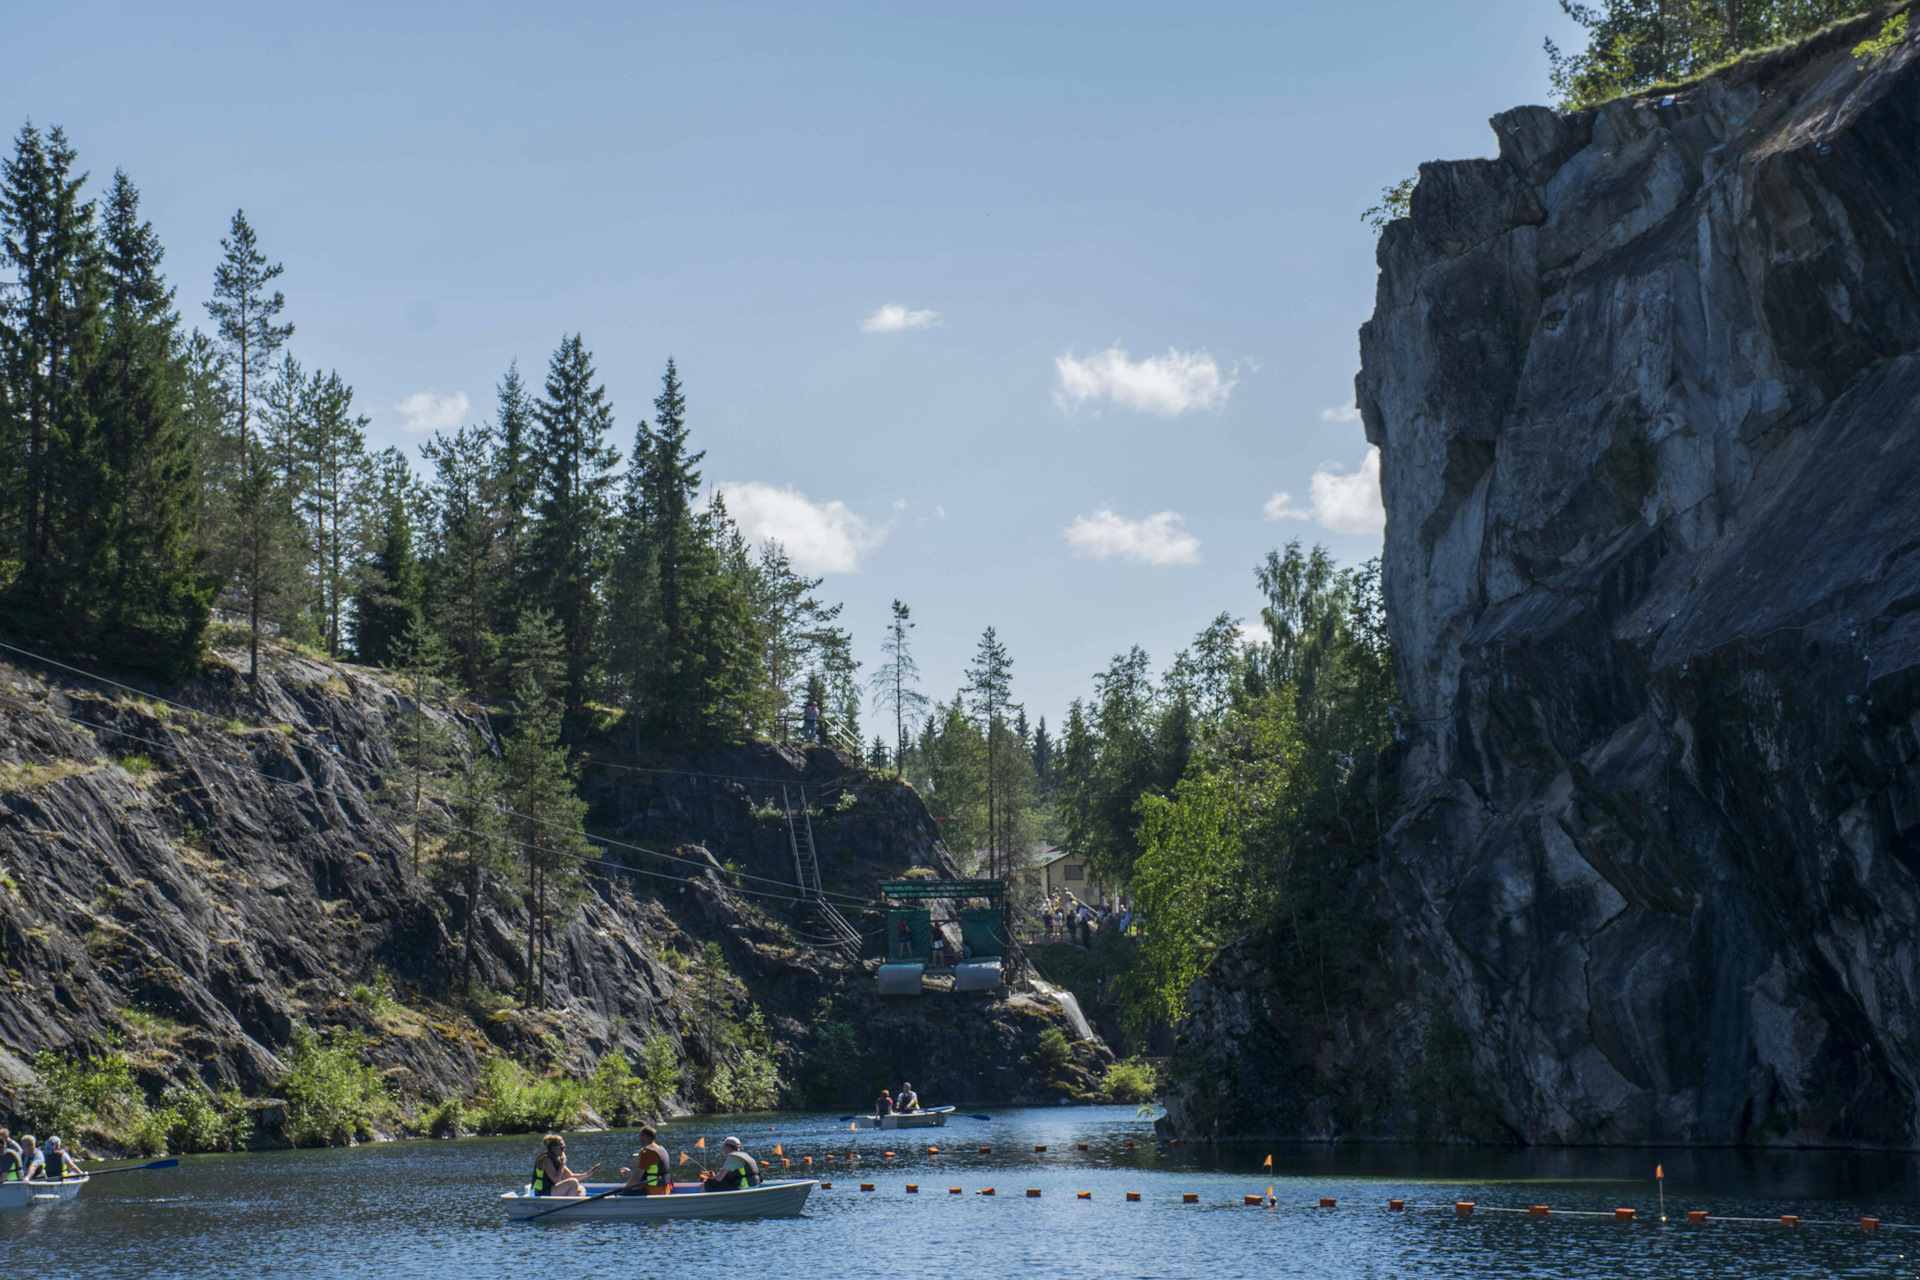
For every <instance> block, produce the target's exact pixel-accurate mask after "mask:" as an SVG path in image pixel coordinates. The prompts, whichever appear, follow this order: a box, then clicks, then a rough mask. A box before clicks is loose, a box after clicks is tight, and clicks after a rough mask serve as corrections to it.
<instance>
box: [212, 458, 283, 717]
mask: <svg viewBox="0 0 1920 1280" xmlns="http://www.w3.org/2000/svg"><path fill="white" fill-rule="evenodd" d="M222 534H223V543H224V547H223V550H224V555H223V557H222V561H223V568H224V569H225V570H226V573H225V575H224V576H226V578H227V579H228V581H230V582H231V583H232V586H231V588H230V593H231V596H232V598H233V599H234V601H235V603H236V604H238V605H239V607H240V608H241V609H243V610H244V611H245V613H246V617H247V681H248V683H250V684H253V685H255V686H258V684H259V682H260V633H261V631H262V630H263V629H264V626H265V624H266V623H268V622H271V621H274V620H275V619H276V618H284V617H285V606H286V605H287V604H288V603H289V602H290V601H291V600H292V599H293V598H294V597H295V596H296V595H297V594H298V592H299V591H300V589H301V585H302V575H301V572H300V570H301V564H300V560H301V550H300V541H301V540H300V528H299V520H298V518H297V517H296V516H295V514H294V511H293V503H292V501H291V500H290V499H289V498H288V496H287V491H286V490H285V489H283V488H282V487H281V486H280V481H279V477H278V476H277V475H275V474H274V470H273V467H272V465H271V464H270V463H269V462H268V461H267V459H266V457H265V456H264V455H262V454H261V453H260V451H259V450H257V449H256V450H254V452H253V453H252V455H251V456H250V457H249V458H248V460H247V467H246V470H245V471H243V472H241V473H240V475H239V476H238V477H236V478H235V480H234V483H233V487H232V496H231V499H230V513H229V515H228V518H227V524H226V527H225V528H224V529H223V530H222Z"/></svg>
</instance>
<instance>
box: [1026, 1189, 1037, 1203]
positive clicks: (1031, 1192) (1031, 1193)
mask: <svg viewBox="0 0 1920 1280" xmlns="http://www.w3.org/2000/svg"><path fill="white" fill-rule="evenodd" d="M1039 1198H1040V1188H1038V1187H1028V1188H1027V1199H1029V1200H1038V1199H1039Z"/></svg>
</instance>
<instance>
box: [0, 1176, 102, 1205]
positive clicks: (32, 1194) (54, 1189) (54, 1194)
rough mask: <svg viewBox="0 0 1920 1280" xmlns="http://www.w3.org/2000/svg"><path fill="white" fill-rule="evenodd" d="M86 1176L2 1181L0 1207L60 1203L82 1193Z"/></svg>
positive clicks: (0, 1184) (85, 1183) (0, 1183)
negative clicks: (28, 1180)
mask: <svg viewBox="0 0 1920 1280" xmlns="http://www.w3.org/2000/svg"><path fill="white" fill-rule="evenodd" d="M86 1185H87V1180H86V1179H85V1178H69V1179H67V1180H66V1181H65V1182H0V1209H31V1208H32V1207H33V1206H35V1205H37V1204H58V1203H59V1202H61V1201H62V1200H71V1199H73V1198H74V1197H75V1196H77V1195H79V1194H80V1188H82V1187H84V1186H86Z"/></svg>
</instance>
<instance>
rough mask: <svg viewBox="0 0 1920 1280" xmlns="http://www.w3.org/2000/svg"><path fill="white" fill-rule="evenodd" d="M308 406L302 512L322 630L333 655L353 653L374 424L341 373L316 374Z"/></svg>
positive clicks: (302, 434) (303, 426) (307, 392)
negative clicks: (351, 613)
mask: <svg viewBox="0 0 1920 1280" xmlns="http://www.w3.org/2000/svg"><path fill="white" fill-rule="evenodd" d="M301 409H302V412H301V416H300V421H299V434H298V451H299V454H300V457H301V459H302V461H303V464H304V466H303V468H302V473H303V474H304V476H305V477H306V482H305V485H304V488H303V492H302V494H301V500H300V507H301V515H302V517H303V518H304V520H305V522H306V526H307V537H308V542H309V544H310V545H311V548H312V554H313V583H314V587H315V597H316V603H317V604H318V606H319V611H320V628H321V632H322V635H323V636H324V640H325V644H326V647H327V652H329V653H331V654H334V655H335V656H339V655H340V654H342V653H344V652H345V651H346V648H345V645H346V638H345V634H344V633H345V629H346V613H347V606H348V599H349V593H350V592H351V591H352V590H353V579H354V563H353V560H354V552H355V549H356V547H357V545H358V543H359V541H360V539H361V537H362V530H361V529H360V527H359V526H360V524H361V522H362V520H363V518H364V508H365V505H366V496H367V493H366V491H367V487H368V484H369V481H370V479H371V473H372V471H373V460H372V459H371V458H369V457H368V456H367V427H368V426H369V425H370V424H369V423H368V421H367V418H366V415H365V414H356V413H354V412H353V388H352V387H350V386H348V385H347V384H346V382H345V380H343V379H342V378H341V377H340V375H339V373H337V372H334V373H329V374H327V375H326V376H325V377H322V376H321V375H320V373H319V371H318V370H316V371H315V372H314V374H313V377H312V378H311V379H310V380H309V381H308V382H307V384H306V387H305V389H304V391H303V393H302V395H301ZM401 465H402V466H403V467H404V465H405V464H404V462H403V463H402V464H401ZM382 514H383V515H385V514H389V513H386V512H384V511H383V512H382Z"/></svg>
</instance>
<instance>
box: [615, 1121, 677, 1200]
mask: <svg viewBox="0 0 1920 1280" xmlns="http://www.w3.org/2000/svg"><path fill="white" fill-rule="evenodd" d="M658 1136H659V1135H658V1134H657V1133H655V1132H654V1128H653V1126H652V1125H650V1124H643V1125H641V1126H640V1141H642V1142H644V1143H646V1144H647V1145H646V1146H644V1147H642V1148H640V1150H638V1151H636V1152H634V1153H633V1168H631V1169H622V1170H621V1171H620V1176H621V1177H623V1178H625V1179H626V1180H627V1185H626V1186H624V1187H622V1188H620V1194H621V1195H623V1196H664V1195H667V1194H668V1193H670V1192H671V1191H672V1190H673V1164H672V1163H671V1162H670V1161H669V1160H668V1159H667V1149H666V1148H665V1147H663V1146H661V1145H660V1144H659V1142H657V1141H655V1139H656V1138H658Z"/></svg>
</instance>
